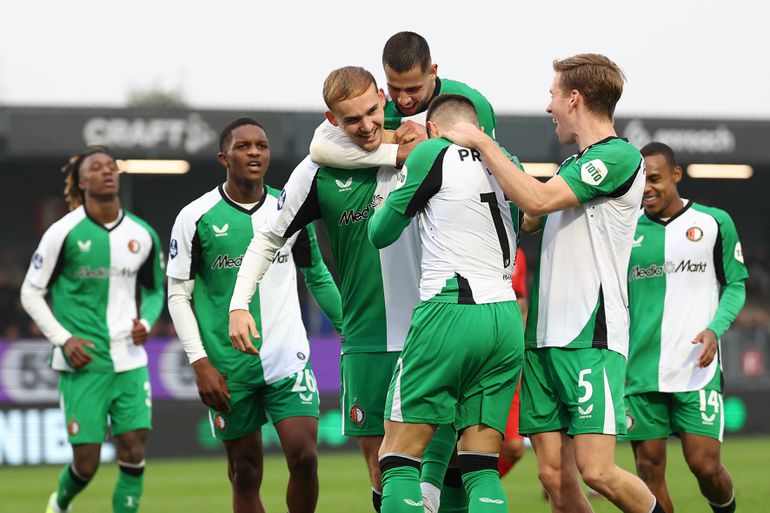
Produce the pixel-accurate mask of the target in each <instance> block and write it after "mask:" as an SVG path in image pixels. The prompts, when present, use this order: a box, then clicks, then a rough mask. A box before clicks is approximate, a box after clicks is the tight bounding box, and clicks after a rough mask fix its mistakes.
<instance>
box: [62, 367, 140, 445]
mask: <svg viewBox="0 0 770 513" xmlns="http://www.w3.org/2000/svg"><path fill="white" fill-rule="evenodd" d="M59 392H60V394H61V403H62V409H63V410H64V418H65V420H66V422H67V433H68V435H69V442H70V444H72V445H78V444H100V443H102V442H103V441H104V437H105V435H106V433H107V423H108V421H109V424H110V431H111V432H112V435H113V436H118V435H122V434H123V433H127V432H129V431H135V430H137V429H150V428H151V427H152V394H151V392H150V378H149V375H148V373H147V367H139V368H138V369H133V370H129V371H125V372H89V371H75V372H61V373H59Z"/></svg>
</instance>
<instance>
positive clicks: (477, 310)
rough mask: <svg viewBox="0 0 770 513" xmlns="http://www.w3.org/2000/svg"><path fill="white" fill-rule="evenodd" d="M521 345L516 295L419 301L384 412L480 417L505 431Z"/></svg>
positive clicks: (470, 420) (461, 419) (446, 418)
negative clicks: (474, 301) (482, 300)
mask: <svg viewBox="0 0 770 513" xmlns="http://www.w3.org/2000/svg"><path fill="white" fill-rule="evenodd" d="M523 352H524V333H523V328H522V321H521V312H520V310H519V307H518V305H517V304H516V302H515V301H506V302H502V303H489V304H480V305H461V304H455V303H433V302H422V303H420V304H419V305H417V306H416V307H415V309H414V313H413V314H412V325H411V327H410V329H409V334H408V335H407V337H406V343H405V344H404V350H403V351H402V353H401V358H400V359H399V361H398V366H397V369H396V372H395V374H394V375H393V380H392V381H391V383H390V389H389V390H388V401H387V404H386V405H385V412H386V415H385V418H386V419H388V420H392V421H396V422H408V423H419V424H452V423H453V424H454V426H455V428H456V429H457V430H458V431H459V430H461V429H464V428H466V427H469V426H475V425H479V424H485V425H487V426H489V427H491V428H493V429H496V430H497V431H500V433H504V432H505V424H506V422H507V420H508V411H509V410H510V408H511V401H512V400H513V395H514V393H515V392H516V384H517V383H518V381H519V374H520V373H521V361H522V355H523Z"/></svg>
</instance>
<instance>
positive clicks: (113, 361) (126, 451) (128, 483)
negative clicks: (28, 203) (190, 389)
mask: <svg viewBox="0 0 770 513" xmlns="http://www.w3.org/2000/svg"><path fill="white" fill-rule="evenodd" d="M62 171H63V172H64V173H65V188H64V196H65V198H66V200H67V201H68V203H69V207H70V212H69V213H68V214H67V215H65V216H64V217H63V218H61V219H60V220H58V221H57V222H55V223H54V224H53V225H51V226H50V227H49V228H48V230H46V232H45V233H44V234H43V238H42V239H41V241H40V245H39V246H38V248H37V250H36V251H35V254H34V255H33V256H32V263H31V265H30V266H29V270H28V271H27V276H26V278H25V280H24V283H23V285H22V288H21V302H22V305H23V306H24V309H25V310H26V311H27V313H28V314H29V315H30V317H32V320H34V321H35V323H36V324H37V326H38V327H39V328H40V331H42V332H43V334H44V335H45V336H46V338H48V340H50V341H51V343H52V344H53V345H54V351H53V358H52V366H53V368H54V369H55V370H56V371H59V392H60V394H61V404H62V408H63V409H64V416H65V420H66V424H67V433H68V435H69V442H70V444H71V445H72V463H70V464H68V465H66V466H65V467H64V469H63V470H62V471H61V474H60V475H59V486H58V488H57V490H56V491H55V492H54V493H53V494H51V497H50V499H49V501H48V507H47V509H46V512H47V513H59V512H62V511H70V510H71V503H72V501H73V499H74V498H75V496H77V494H78V493H80V492H81V491H83V489H84V488H85V487H86V486H87V485H88V483H89V482H90V481H91V478H93V477H94V474H96V470H97V469H98V468H99V455H100V451H101V447H102V442H103V441H104V437H105V434H106V431H107V425H108V423H109V426H110V432H111V433H112V435H113V436H114V437H115V439H116V441H117V456H118V469H119V472H118V481H117V483H116V484H115V491H114V493H113V498H112V508H113V511H114V512H116V513H128V512H134V511H137V510H138V508H139V502H140V499H141V497H142V487H143V482H144V466H145V461H144V446H145V443H146V442H147V436H148V434H149V430H150V427H151V413H152V412H151V407H152V398H151V396H150V381H149V376H148V373H147V353H146V352H145V350H144V347H143V345H144V343H145V342H146V341H147V334H148V333H149V332H150V327H151V326H152V324H153V323H154V322H155V321H156V320H157V319H158V316H159V315H160V311H161V309H162V308H163V268H162V266H163V263H162V251H161V249H160V242H159V239H158V235H157V234H156V233H155V230H153V229H152V228H151V227H150V226H149V225H148V224H147V223H146V222H145V221H144V220H142V219H140V218H138V217H137V216H135V215H133V214H131V213H129V212H126V211H124V210H123V209H121V206H120V198H119V197H118V189H119V183H120V182H119V175H118V166H117V164H116V163H115V160H114V159H113V158H112V156H111V155H110V154H109V153H108V151H107V150H106V149H105V148H102V147H92V148H89V149H88V150H87V151H86V152H84V153H81V154H79V155H75V156H74V157H72V158H71V159H70V160H69V162H67V164H66V165H65V166H64V167H63V168H62ZM49 290H50V292H51V306H49V305H48V303H47V302H46V300H45V296H46V294H47V293H48V291H49ZM138 297H141V302H138V301H137V298H138ZM140 305H141V306H140ZM104 509H106V508H104Z"/></svg>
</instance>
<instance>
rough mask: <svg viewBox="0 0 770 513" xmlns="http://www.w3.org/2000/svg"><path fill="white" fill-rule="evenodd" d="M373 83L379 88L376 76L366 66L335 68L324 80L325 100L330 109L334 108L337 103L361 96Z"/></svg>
mask: <svg viewBox="0 0 770 513" xmlns="http://www.w3.org/2000/svg"><path fill="white" fill-rule="evenodd" d="M372 85H374V88H375V89H376V88H377V82H376V81H375V80H374V76H372V74H371V73H369V72H368V71H367V70H365V69H364V68H361V67H359V66H345V67H344V68H339V69H335V70H334V71H332V72H331V73H329V76H328V77H326V80H324V91H323V94H324V102H326V106H327V107H328V108H329V110H333V109H334V106H335V105H336V104H337V103H339V102H341V101H343V100H347V99H348V98H355V97H356V96H361V95H362V94H364V93H365V92H366V91H368V90H369V87H370V86H372Z"/></svg>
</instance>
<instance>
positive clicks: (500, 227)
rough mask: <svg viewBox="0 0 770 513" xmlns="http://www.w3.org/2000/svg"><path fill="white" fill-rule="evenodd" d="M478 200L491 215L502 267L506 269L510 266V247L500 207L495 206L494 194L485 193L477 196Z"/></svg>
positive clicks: (495, 198)
mask: <svg viewBox="0 0 770 513" xmlns="http://www.w3.org/2000/svg"><path fill="white" fill-rule="evenodd" d="M479 199H480V200H481V202H482V203H486V204H487V205H489V213H490V214H492V222H493V223H494V224H495V232H497V240H498V241H499V242H500V250H501V251H502V252H503V267H508V266H509V265H511V247H510V245H509V244H508V234H507V233H505V225H504V224H503V216H502V215H501V214H500V207H498V206H497V196H495V193H494V192H485V193H482V194H480V195H479Z"/></svg>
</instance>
